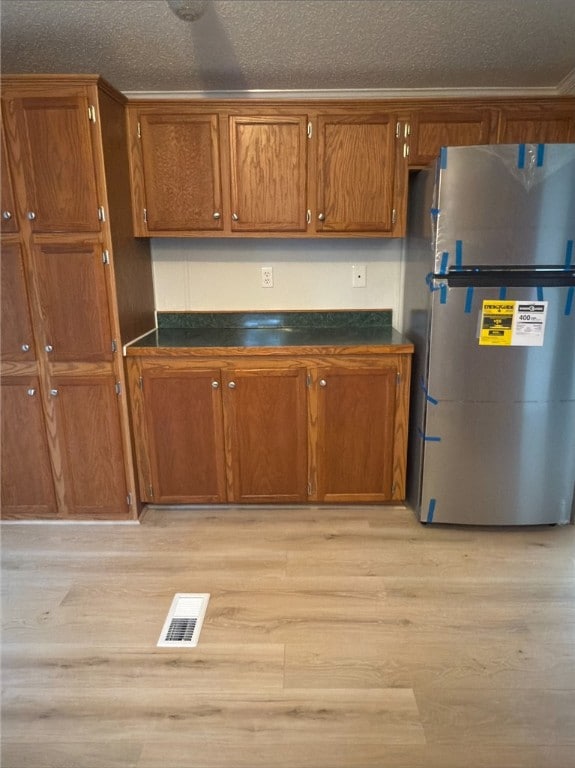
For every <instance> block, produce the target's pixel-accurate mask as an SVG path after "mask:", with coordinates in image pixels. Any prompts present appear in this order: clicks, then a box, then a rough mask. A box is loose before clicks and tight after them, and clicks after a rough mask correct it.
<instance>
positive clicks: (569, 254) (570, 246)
mask: <svg viewBox="0 0 575 768" xmlns="http://www.w3.org/2000/svg"><path fill="white" fill-rule="evenodd" d="M572 261H573V240H567V248H566V249H565V269H569V267H570V266H571V263H572Z"/></svg>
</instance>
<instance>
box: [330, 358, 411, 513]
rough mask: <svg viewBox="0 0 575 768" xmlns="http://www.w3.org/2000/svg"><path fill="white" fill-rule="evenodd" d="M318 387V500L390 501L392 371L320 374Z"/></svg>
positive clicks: (351, 370) (336, 370)
mask: <svg viewBox="0 0 575 768" xmlns="http://www.w3.org/2000/svg"><path fill="white" fill-rule="evenodd" d="M322 381H323V382H325V384H324V385H322V384H321V382H322ZM318 383H319V386H318V388H317V397H318V428H317V429H318V455H317V464H318V466H317V484H318V488H317V493H318V497H319V499H320V500H322V501H352V502H353V501H385V500H388V499H391V497H392V482H393V448H394V422H395V401H396V387H397V371H396V369H395V368H392V367H387V368H379V369H374V368H366V369H361V368H336V367H333V368H322V369H319V370H318Z"/></svg>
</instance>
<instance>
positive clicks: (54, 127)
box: [4, 86, 104, 234]
mask: <svg viewBox="0 0 575 768" xmlns="http://www.w3.org/2000/svg"><path fill="white" fill-rule="evenodd" d="M4 108H5V121H6V122H5V127H6V130H7V131H9V132H10V133H9V140H10V143H11V145H12V146H13V148H14V149H13V157H15V158H18V161H19V167H20V168H21V171H22V175H23V179H24V190H23V192H24V194H23V201H24V208H25V210H24V211H23V214H24V215H25V216H26V218H27V219H28V220H29V221H30V228H31V230H32V232H34V233H36V234H40V233H50V232H99V231H100V220H101V218H102V216H103V215H104V214H103V213H102V210H101V209H100V202H99V200H98V193H97V186H96V175H95V173H96V170H95V161H94V150H93V146H92V137H91V128H90V125H91V124H93V123H92V118H91V116H92V115H93V116H94V120H95V111H94V110H95V108H94V106H93V105H90V104H89V102H88V98H87V96H86V89H85V88H74V87H73V86H72V87H62V88H60V90H59V91H58V92H57V93H55V94H54V95H53V96H52V95H50V96H44V95H40V94H38V95H29V96H23V95H22V96H14V97H12V96H10V95H5V97H4ZM55 179H57V183H55V181H54V180H55Z"/></svg>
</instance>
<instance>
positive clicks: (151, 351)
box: [126, 343, 413, 358]
mask: <svg viewBox="0 0 575 768" xmlns="http://www.w3.org/2000/svg"><path fill="white" fill-rule="evenodd" d="M411 354H413V344H411V343H405V344H377V345H376V344H355V345H353V344H349V345H344V346H335V345H329V346H328V345H322V346H311V345H310V346H304V347H295V346H294V347H291V346H287V347H286V346H278V347H138V346H133V347H128V348H127V349H126V357H217V358H221V357H249V356H254V357H261V356H284V357H285V356H289V357H299V356H308V355H411Z"/></svg>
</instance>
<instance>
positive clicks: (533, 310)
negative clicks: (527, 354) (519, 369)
mask: <svg viewBox="0 0 575 768" xmlns="http://www.w3.org/2000/svg"><path fill="white" fill-rule="evenodd" d="M546 321H547V302H546V301H525V302H524V301H516V302H515V311H514V313H513V325H512V329H511V346H513V347H542V346H543V339H544V337H545V323H546Z"/></svg>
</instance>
